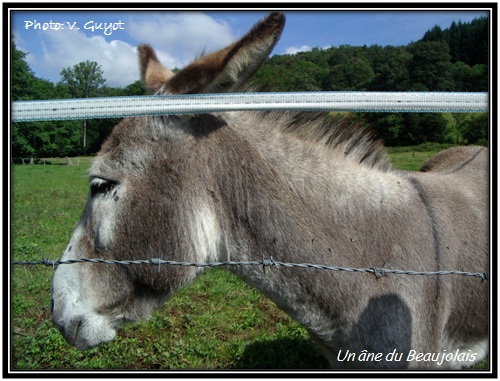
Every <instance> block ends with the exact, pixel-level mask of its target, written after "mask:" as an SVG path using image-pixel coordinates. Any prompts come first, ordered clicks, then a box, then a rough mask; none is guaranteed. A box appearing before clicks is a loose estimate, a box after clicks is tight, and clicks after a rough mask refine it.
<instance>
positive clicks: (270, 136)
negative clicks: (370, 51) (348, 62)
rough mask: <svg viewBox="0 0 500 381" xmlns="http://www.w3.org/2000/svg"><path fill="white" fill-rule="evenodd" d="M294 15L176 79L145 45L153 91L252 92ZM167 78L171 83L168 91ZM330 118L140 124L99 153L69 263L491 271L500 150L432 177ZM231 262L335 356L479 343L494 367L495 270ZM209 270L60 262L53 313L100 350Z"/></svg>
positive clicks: (278, 18) (66, 329)
mask: <svg viewBox="0 0 500 381" xmlns="http://www.w3.org/2000/svg"><path fill="white" fill-rule="evenodd" d="M283 25H284V17H283V16H282V15H281V14H278V13H273V14H271V15H270V16H269V17H268V18H266V19H265V20H264V21H262V22H261V23H259V24H258V25H257V26H256V27H254V29H252V31H250V33H249V34H247V35H246V36H244V37H243V38H242V39H241V40H239V41H237V42H236V43H234V44H233V45H231V46H230V47H228V48H226V49H223V50H221V51H220V52H217V53H214V54H212V55H209V56H207V57H208V58H203V57H202V58H200V59H199V60H197V61H196V62H195V63H194V64H192V65H190V66H189V67H188V68H187V69H186V70H187V71H181V72H179V73H177V74H176V75H175V76H173V77H171V76H170V75H169V74H168V73H167V72H165V73H161V71H159V70H160V69H159V63H158V61H157V59H156V56H155V55H154V52H152V50H151V49H150V48H149V47H143V48H141V49H139V52H141V51H142V52H144V56H141V58H140V62H141V64H142V65H143V66H145V67H142V69H141V72H142V73H146V74H144V75H143V77H144V78H145V80H146V81H147V78H148V77H150V78H151V83H150V84H149V85H148V83H146V87H148V88H150V89H151V90H152V91H159V92H164V93H171V92H173V91H174V90H173V89H182V92H191V91H195V90H196V91H197V92H204V91H206V89H213V88H218V89H221V88H226V89H231V90H232V89H237V88H239V86H241V85H243V84H242V83H240V82H239V80H238V76H240V75H241V76H242V78H241V80H242V81H243V82H246V80H247V79H248V75H249V73H253V72H254V71H255V70H257V68H258V66H260V65H261V64H262V62H263V60H264V55H265V56H267V54H268V52H269V51H270V50H271V49H272V47H273V46H274V44H275V43H276V41H277V39H278V37H279V35H280V33H281V30H282V28H283ZM248 51H250V52H252V54H249V53H248ZM258 52H261V54H262V56H256V57H255V58H254V57H253V56H254V55H256V54H258ZM140 54H141V53H140ZM148 57H151V58H150V59H149V58H148ZM250 58H251V59H250ZM150 61H151V62H152V65H153V68H152V69H150V70H149V69H148V62H150ZM228 62H229V63H230V64H228ZM228 67H229V69H228ZM228 70H229V71H230V73H228V72H227V71H228ZM148 73H149V74H148ZM197 75H200V80H198V79H197ZM158 78H168V79H167V80H166V83H165V84H164V85H163V86H159V85H158ZM180 78H181V79H183V81H182V83H181V81H180ZM218 81H220V82H221V83H218ZM200 86H203V88H200ZM329 118H330V117H329V116H328V115H316V114H307V115H304V114H291V113H274V112H273V113H271V112H269V113H256V112H232V113H221V114H210V115H186V116H181V117H178V116H155V117H143V118H129V119H125V120H124V121H122V122H121V123H120V124H119V125H118V126H116V128H115V129H114V131H113V132H112V134H111V135H110V137H109V138H108V140H107V141H106V143H105V144H104V145H103V147H102V149H101V151H100V152H99V155H98V156H97V157H96V159H95V160H94V162H93V165H92V168H91V171H90V177H91V192H90V194H89V199H88V201H87V205H86V207H85V210H84V212H83V216H82V219H81V221H80V224H79V226H78V228H77V229H76V231H75V233H74V235H73V237H72V238H71V240H70V243H69V244H68V248H67V249H66V251H65V254H64V256H63V259H70V258H78V257H86V258H92V257H94V258H113V259H138V258H157V257H161V258H163V259H169V260H177V261H201V262H205V261H210V260H226V259H231V260H233V261H252V260H259V259H261V258H262V255H263V254H264V255H266V256H267V257H269V256H272V257H273V258H274V259H276V260H280V261H285V262H299V263H301V262H302V263H303V262H309V263H319V264H325V265H336V266H346V267H380V266H382V265H383V264H385V266H386V267H388V268H394V269H411V270H418V271H437V270H450V269H456V270H463V271H471V272H485V271H487V270H488V267H489V241H488V218H489V216H488V210H489V206H488V151H487V149H485V148H480V147H466V148H457V149H452V150H450V151H445V153H442V154H440V155H438V156H436V158H434V159H431V160H430V161H429V162H428V163H427V164H426V165H424V169H425V171H426V172H415V173H413V172H404V171H397V170H395V169H392V167H391V166H390V164H389V162H388V160H387V157H386V155H385V154H384V150H383V148H382V146H381V144H380V143H379V142H377V141H375V140H373V138H372V137H371V136H370V134H369V133H368V132H365V131H362V130H360V129H358V128H357V127H356V126H348V125H345V124H342V123H340V124H337V125H336V126H335V125H334V126H332V125H330V124H329ZM230 271H232V272H233V273H234V274H236V275H238V276H239V277H241V278H242V279H243V280H245V281H246V282H247V283H248V284H250V285H252V286H254V287H256V288H257V289H259V290H260V291H262V292H263V293H264V294H265V295H267V296H268V297H269V298H270V299H272V300H273V301H274V302H275V303H276V304H277V305H278V306H279V307H280V308H281V309H283V310H284V311H285V312H287V313H288V314H290V315H291V316H292V317H294V318H295V319H296V320H298V321H299V322H300V323H301V324H302V325H303V326H304V327H306V328H307V329H308V331H309V332H310V334H311V337H312V338H313V339H314V340H315V341H316V342H317V343H318V346H319V348H320V350H321V351H322V352H323V353H324V355H325V356H326V358H327V359H328V360H329V361H330V364H331V365H332V367H334V368H345V367H352V368H433V367H438V368H443V369H446V368H460V367H461V366H464V365H465V366H470V365H472V364H473V363H474V362H475V361H461V362H460V361H449V362H445V363H444V364H442V365H438V364H437V363H436V362H435V361H434V362H433V361H408V358H407V355H408V354H409V353H410V352H409V351H411V350H414V351H416V352H418V353H434V354H436V353H441V354H442V353H450V352H454V351H456V350H459V352H462V353H463V356H462V359H463V358H464V356H465V355H466V354H469V355H470V354H471V353H475V354H476V356H475V360H476V361H479V360H481V359H482V358H483V357H484V356H485V355H486V354H487V352H488V346H489V343H488V329H489V324H488V318H489V315H488V308H489V305H488V290H489V285H488V283H487V282H484V283H481V282H479V281H478V280H477V279H470V278H465V277H453V276H448V277H437V276H433V277H417V276H413V277H409V276H396V275H386V276H384V277H382V278H376V277H374V276H370V275H367V274H353V273H339V272H330V271H325V270H314V269H300V268H293V269H288V268H280V269H276V270H274V271H269V272H266V273H265V274H264V273H263V272H262V269H260V268H252V267H238V266H234V267H231V268H230ZM198 273H199V270H198V269H195V268H193V267H177V266H176V267H168V266H164V267H162V269H161V271H158V269H157V267H155V266H124V267H119V266H104V265H91V264H75V265H71V266H60V267H59V268H58V269H57V271H56V274H55V277H54V282H53V305H54V310H53V321H54V323H55V324H56V325H57V326H58V327H59V328H60V329H61V332H62V333H63V334H64V336H65V337H66V339H67V340H68V341H69V342H70V343H71V344H73V345H75V346H77V347H78V348H81V349H84V348H88V347H91V346H94V345H97V344H99V343H101V342H105V341H109V340H111V339H112V338H113V337H114V334H115V331H116V329H118V327H119V325H120V324H122V323H123V322H126V321H134V320H138V319H145V318H147V317H148V316H149V315H150V313H151V312H152V311H154V310H155V309H156V308H158V307H159V306H160V305H161V304H162V303H163V302H164V300H165V299H166V298H168V297H169V296H170V295H172V294H173V293H174V292H175V291H176V290H177V289H178V288H179V287H181V286H183V285H184V284H186V283H188V282H190V281H192V280H193V279H194V278H195V277H196V276H197V275H198ZM103 290H105V292H103ZM395 349H396V350H397V351H398V352H399V353H404V354H405V355H404V358H403V360H402V361H400V362H391V361H385V360H382V361H380V362H376V363H373V362H368V363H366V362H361V361H350V362H345V361H337V358H338V354H339V353H342V352H339V351H340V350H342V351H343V352H344V353H345V351H346V350H349V351H351V352H355V353H358V354H359V353H361V351H363V350H367V351H369V352H380V353H383V354H384V355H385V354H388V353H390V352H393V351H394V350H395ZM410 360H411V359H410Z"/></svg>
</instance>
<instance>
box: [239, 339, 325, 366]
mask: <svg viewBox="0 0 500 381" xmlns="http://www.w3.org/2000/svg"><path fill="white" fill-rule="evenodd" d="M233 368H234V369H328V362H327V361H326V359H325V358H324V357H323V356H322V355H321V354H320V353H319V351H318V349H317V348H316V346H315V345H314V344H313V343H312V342H310V341H309V340H307V339H304V338H294V339H291V338H280V339H274V340H261V341H257V342H254V343H252V344H249V345H247V346H246V347H245V350H244V352H243V355H242V356H241V358H240V359H239V360H238V362H237V363H236V364H235V366H234V367H233Z"/></svg>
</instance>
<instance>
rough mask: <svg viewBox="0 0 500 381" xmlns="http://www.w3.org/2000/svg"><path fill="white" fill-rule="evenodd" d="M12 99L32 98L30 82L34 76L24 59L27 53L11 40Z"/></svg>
mask: <svg viewBox="0 0 500 381" xmlns="http://www.w3.org/2000/svg"><path fill="white" fill-rule="evenodd" d="M11 53H12V66H11V75H12V88H11V94H12V100H13V101H18V100H30V99H33V93H32V91H31V89H32V86H31V85H32V82H33V80H34V78H35V76H34V75H33V72H32V71H31V69H30V67H29V65H28V63H27V62H26V60H25V57H26V56H27V55H28V54H27V53H25V52H23V51H21V50H19V49H17V48H16V44H15V43H14V42H12V50H11Z"/></svg>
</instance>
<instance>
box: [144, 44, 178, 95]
mask: <svg viewBox="0 0 500 381" xmlns="http://www.w3.org/2000/svg"><path fill="white" fill-rule="evenodd" d="M137 52H138V55H139V68H140V70H141V79H142V83H143V84H144V86H145V87H146V90H147V91H149V92H150V93H156V92H157V91H158V90H159V89H160V88H161V87H162V86H163V85H164V84H165V82H167V80H168V79H170V78H172V77H173V76H174V73H172V72H171V71H170V70H168V69H167V68H166V67H164V66H163V65H162V64H161V63H160V61H159V60H158V57H157V56H156V53H155V51H154V50H153V48H152V47H151V46H149V45H139V46H138V47H137Z"/></svg>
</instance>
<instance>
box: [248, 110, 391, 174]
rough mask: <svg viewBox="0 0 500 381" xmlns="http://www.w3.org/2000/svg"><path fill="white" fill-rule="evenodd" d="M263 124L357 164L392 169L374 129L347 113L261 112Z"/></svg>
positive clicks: (260, 116)
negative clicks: (323, 147)
mask: <svg viewBox="0 0 500 381" xmlns="http://www.w3.org/2000/svg"><path fill="white" fill-rule="evenodd" d="M256 118H260V119H261V122H262V123H263V124H264V125H271V126H274V128H277V129H278V131H280V132H283V133H285V134H292V135H294V136H296V137H298V138H299V139H301V140H304V141H308V142H311V143H316V144H320V145H324V146H326V147H328V148H330V149H332V150H334V151H337V152H339V153H341V154H343V155H344V156H346V157H349V158H350V159H351V160H354V161H355V162H357V163H359V164H364V165H368V166H370V167H373V168H377V169H380V170H383V171H387V170H389V169H391V168H392V165H391V163H390V161H389V158H388V156H387V152H386V150H385V147H384V145H383V143H382V141H381V140H380V139H377V138H376V132H375V131H373V130H371V129H370V128H368V127H365V126H362V125H360V124H359V123H355V122H352V120H351V119H350V118H349V116H345V115H343V116H342V115H341V116H335V115H332V114H329V113H310V112H280V111H273V112H261V113H259V116H256Z"/></svg>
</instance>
